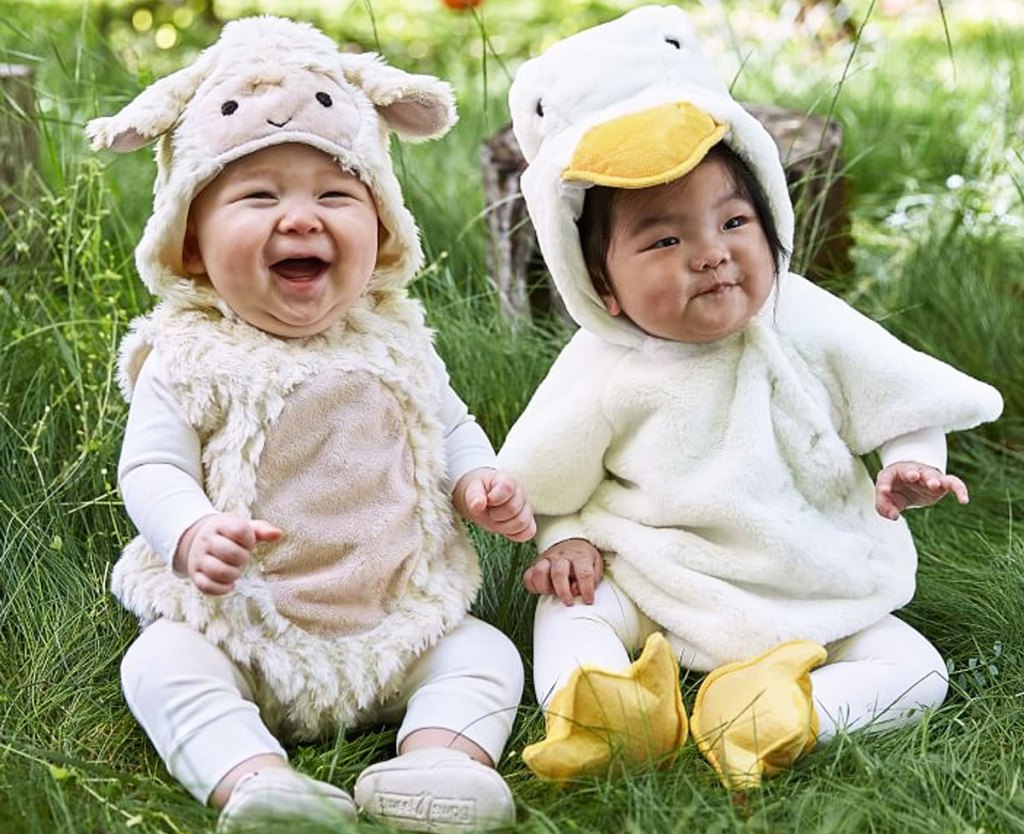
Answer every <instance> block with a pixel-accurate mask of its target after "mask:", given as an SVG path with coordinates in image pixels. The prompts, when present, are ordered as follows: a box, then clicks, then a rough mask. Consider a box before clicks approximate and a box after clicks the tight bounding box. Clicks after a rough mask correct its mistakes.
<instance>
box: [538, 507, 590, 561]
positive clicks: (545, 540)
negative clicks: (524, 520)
mask: <svg viewBox="0 0 1024 834" xmlns="http://www.w3.org/2000/svg"><path fill="white" fill-rule="evenodd" d="M585 538H587V537H586V536H585V535H584V534H583V524H582V522H581V521H580V517H579V515H578V514H575V513H574V514H573V515H560V516H538V517H537V535H536V537H535V538H534V543H535V544H536V545H537V552H538V553H543V552H544V551H545V550H547V549H548V548H549V547H551V546H552V545H555V544H558V543H559V542H564V541H565V540H566V539H585Z"/></svg>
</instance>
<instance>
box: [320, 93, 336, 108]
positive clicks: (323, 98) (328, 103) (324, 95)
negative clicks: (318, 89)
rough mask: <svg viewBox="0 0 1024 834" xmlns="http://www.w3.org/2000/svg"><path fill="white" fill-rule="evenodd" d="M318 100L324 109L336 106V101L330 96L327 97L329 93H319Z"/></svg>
mask: <svg viewBox="0 0 1024 834" xmlns="http://www.w3.org/2000/svg"><path fill="white" fill-rule="evenodd" d="M316 100H317V101H319V102H320V103H321V104H322V105H323V106H324V107H330V106H331V105H332V104H334V101H333V100H332V99H331V97H330V96H329V95H327V93H317V94H316Z"/></svg>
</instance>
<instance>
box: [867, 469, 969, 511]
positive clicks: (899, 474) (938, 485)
mask: <svg viewBox="0 0 1024 834" xmlns="http://www.w3.org/2000/svg"><path fill="white" fill-rule="evenodd" d="M947 492H952V493H953V494H954V495H955V496H956V500H957V501H959V502H960V503H961V504H966V503H967V501H968V500H969V499H968V496H967V487H966V485H965V484H964V482H963V481H961V480H960V479H959V478H958V477H956V475H944V474H943V473H942V472H940V471H939V470H938V469H935V468H934V467H932V466H925V465H924V464H922V463H913V462H910V461H900V462H899V463H892V464H889V465H888V466H887V467H885V469H883V470H882V471H881V472H879V473H878V478H877V479H876V480H875V509H876V510H878V514H879V515H880V516H882V517H883V518H889V519H892V520H893V521H895V520H896V519H897V518H899V517H900V513H902V512H903V511H904V510H905V509H907V507H928V506H930V505H932V504H934V503H935V502H936V501H938V500H939V499H940V498H942V496H943V495H945V494H946V493H947Z"/></svg>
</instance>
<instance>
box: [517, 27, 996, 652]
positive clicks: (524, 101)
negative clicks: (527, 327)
mask: <svg viewBox="0 0 1024 834" xmlns="http://www.w3.org/2000/svg"><path fill="white" fill-rule="evenodd" d="M676 100H682V101H688V102H691V103H695V104H698V105H699V106H700V107H701V108H705V109H707V110H708V111H710V112H712V113H713V114H714V115H716V116H719V117H720V118H722V119H723V120H725V121H727V122H728V123H729V124H730V131H729V132H728V133H727V134H726V137H725V140H724V141H726V142H727V143H728V144H729V145H731V146H732V147H733V148H734V149H735V150H737V151H738V152H739V153H740V155H741V156H743V157H744V158H745V159H746V160H747V162H748V164H750V166H751V168H752V170H753V171H754V172H755V174H756V175H757V176H758V178H759V179H760V180H761V182H762V184H763V186H764V188H765V190H766V192H767V194H768V195H769V198H770V201H771V209H772V211H773V212H774V214H775V216H776V220H777V222H778V225H779V227H780V230H781V233H782V236H783V241H784V243H786V244H787V245H788V244H789V242H790V241H791V235H792V209H791V206H790V204H789V199H788V196H787V194H786V191H785V180H784V177H783V175H782V167H781V164H780V163H779V159H778V154H777V153H776V152H775V149H774V145H773V144H772V145H771V146H769V143H770V142H771V140H770V138H767V134H766V133H765V132H764V131H763V129H762V128H761V127H760V126H759V125H758V124H757V123H756V122H754V121H753V119H752V118H751V117H749V116H747V115H744V113H743V112H742V111H741V108H739V106H738V105H737V104H736V103H735V102H733V101H732V100H731V99H729V97H728V95H727V93H726V91H725V88H724V85H723V84H722V83H721V82H720V81H718V80H716V79H715V78H714V75H713V71H712V70H711V68H710V67H709V66H708V65H707V62H706V59H704V58H703V56H701V54H700V52H699V50H698V48H697V46H696V45H695V44H694V43H693V40H692V34H691V31H690V29H689V26H688V24H687V22H686V18H685V16H684V15H683V14H682V12H680V11H679V10H678V9H675V8H671V7H664V8H661V7H646V8H643V9H638V10H636V11H634V12H630V13H629V14H627V15H624V16H623V17H622V18H620V19H618V20H616V21H613V22H611V23H608V24H605V25H603V26H599V27H596V28H594V29H592V30H589V31H585V32H582V33H580V34H579V35H575V36H573V37H570V38H568V39H567V40H565V41H563V42H561V43H558V44H556V45H555V46H553V47H552V48H551V49H549V50H548V51H547V52H546V53H544V54H543V55H541V56H540V57H538V58H535V59H533V60H532V61H530V62H528V63H526V64H524V65H523V67H522V68H521V70H520V72H519V73H518V74H517V76H516V78H515V81H514V84H513V87H512V91H511V93H510V104H511V107H512V112H513V124H514V128H515V132H516V136H517V137H518V138H519V141H520V142H521V144H522V146H523V149H524V152H525V153H526V155H527V158H528V159H529V160H530V165H529V168H528V169H527V170H526V172H525V174H524V176H523V192H524V195H525V197H526V202H527V206H528V208H529V211H530V215H531V217H532V219H533V222H534V225H535V226H536V229H537V235H538V238H539V240H540V243H541V248H542V250H543V253H544V256H545V258H546V259H547V262H548V266H549V267H550V269H551V272H552V274H553V276H554V279H555V282H556V284H557V286H558V289H559V292H560V293H561V294H562V296H563V298H564V300H565V302H566V306H567V308H568V310H569V312H570V313H571V314H572V315H573V317H574V318H575V319H576V321H577V322H578V323H579V324H580V327H581V329H580V331H579V332H578V333H577V334H576V335H575V336H574V337H573V338H572V340H571V341H570V342H569V344H568V345H567V346H566V347H565V349H564V350H563V351H562V353H561V355H560V356H559V357H558V359H557V360H556V362H555V364H554V365H553V366H552V368H551V370H550V372H549V374H548V376H547V378H546V379H545V380H544V382H543V383H542V384H541V386H540V387H539V389H538V390H537V392H536V394H535V395H534V397H533V399H532V400H531V402H530V403H529V405H528V406H527V408H526V410H525V411H524V413H523V414H522V416H521V417H520V418H519V420H518V421H517V422H516V424H515V425H514V426H513V428H512V430H511V431H510V433H509V435H508V437H507V439H506V442H505V445H504V447H503V448H502V450H501V453H500V454H499V463H500V465H501V466H502V467H504V468H506V469H508V470H509V471H511V472H512V473H514V474H516V475H518V476H519V477H520V478H521V479H522V483H523V486H524V489H525V490H526V494H527V497H528V498H529V500H530V502H531V504H532V505H533V509H534V511H535V513H537V514H538V527H539V530H540V532H539V533H538V538H537V546H538V548H539V549H541V550H543V549H545V548H547V547H549V546H550V545H552V544H554V543H556V542H558V541H562V540H565V539H568V538H573V537H580V538H584V539H587V540H589V541H591V542H592V543H593V544H594V545H596V546H597V547H598V548H599V549H600V550H601V551H602V552H603V554H604V557H605V560H606V564H607V567H608V570H609V573H610V574H611V575H613V576H614V578H615V579H616V581H617V582H618V584H619V585H620V587H621V588H622V589H623V590H624V591H625V592H626V593H628V594H629V595H630V596H631V597H632V598H633V599H634V600H635V601H636V602H637V604H638V605H639V606H640V608H641V609H643V611H644V612H645V613H646V614H647V615H648V616H650V617H651V619H653V620H654V621H655V622H657V623H659V624H660V625H661V626H663V627H664V628H665V629H666V631H667V632H668V633H669V636H670V640H671V641H672V642H673V645H674V646H675V648H676V650H677V651H678V653H679V655H680V659H681V662H682V663H683V664H684V665H685V666H687V667H689V668H692V669H696V670H702V671H707V670H710V669H714V668H716V667H718V666H720V665H722V664H724V663H727V662H731V661H734V660H740V659H744V658H749V657H751V656H753V655H755V654H757V653H759V652H761V651H763V650H765V649H768V648H770V647H772V646H774V645H776V644H777V643H780V642H782V641H785V640H789V639H796V638H799V639H806V640H813V641H815V642H818V643H822V644H824V643H828V642H830V641H832V640H835V639H838V638H841V637H845V636H848V635H851V634H853V633H855V632H857V631H859V630H861V629H863V628H865V627H867V626H869V625H871V624H873V623H875V622H877V621H879V620H880V619H881V618H882V617H883V616H885V615H886V614H888V613H889V612H891V611H893V610H895V609H897V608H899V607H901V606H902V605H904V604H906V603H907V601H909V600H910V598H911V597H912V596H913V593H914V579H915V569H916V564H917V554H916V552H915V549H914V544H913V542H912V540H911V537H910V533H909V530H908V528H907V526H906V523H905V522H904V521H903V520H900V521H898V522H892V521H889V520H887V519H883V518H881V517H880V516H879V515H878V514H877V512H876V511H875V508H874V487H873V483H872V479H871V478H870V477H869V475H868V473H867V470H866V469H865V467H864V465H863V463H862V462H861V461H860V459H859V456H860V455H863V454H865V453H867V452H870V451H872V450H874V449H877V448H878V447H879V446H880V445H882V444H883V443H885V442H886V441H889V440H892V439H894V438H896V437H899V436H901V435H904V434H907V433H910V432H914V431H918V430H920V429H924V428H934V427H938V428H941V429H942V430H943V431H953V430H957V429H965V428H970V427H972V426H975V425H977V424H979V423H981V422H984V421H987V420H993V419H995V418H996V417H998V415H999V414H1000V412H1001V409H1002V400H1001V397H1000V396H999V394H998V392H996V391H995V390H994V389H993V388H991V387H990V386H988V385H985V384H984V383H981V382H979V381H977V380H974V379H972V378H970V377H968V376H966V375H964V374H962V373H960V372H959V371H957V370H955V369H953V368H951V367H949V366H948V365H946V364H944V363H942V362H939V361H938V360H936V359H933V358H931V357H929V356H926V355H925V354H922V353H920V352H918V351H915V350H913V349H911V348H909V347H907V346H906V345H904V344H902V343H901V342H899V341H898V340H897V339H895V338H894V337H893V336H892V335H890V334H889V333H887V332H886V331H885V330H884V329H882V328H881V327H880V326H878V325H877V324H875V323H874V322H872V321H870V320H869V319H867V318H866V317H864V316H863V315H861V314H860V313H858V312H857V311H855V310H854V309H852V308H851V307H849V306H848V305H847V304H845V303H844V302H842V301H841V300H840V299H838V298H836V297H834V296H832V295H830V294H829V293H827V292H825V291H824V290H822V289H820V288H818V287H816V286H814V285H813V284H811V283H810V282H808V281H806V280H805V279H803V278H801V277H800V276H799V275H795V274H792V273H785V272H784V273H783V274H782V275H781V276H780V277H779V279H778V283H777V287H776V291H775V292H774V293H773V295H772V296H771V297H770V298H769V299H768V301H767V302H766V304H765V305H764V307H763V308H762V310H761V311H760V312H759V314H758V315H757V316H756V317H755V318H754V319H753V320H752V321H751V322H750V323H749V324H748V325H747V326H746V327H745V328H744V329H742V330H741V331H740V332H738V333H735V334H732V335H731V336H728V337H726V338H724V339H721V340H719V341H716V342H710V343H706V344H687V343H680V342H672V341H668V340H663V339H659V338H656V337H652V336H649V335H647V334H646V333H644V332H643V331H641V330H640V329H639V328H637V327H636V326H634V325H632V324H631V323H629V322H628V321H626V320H625V318H624V317H619V318H613V317H611V316H609V315H608V313H607V312H606V310H605V308H604V305H603V304H602V303H601V301H600V299H599V297H598V296H597V294H596V293H595V291H594V289H593V287H592V286H591V282H590V279H589V277H588V275H587V271H586V268H585V267H584V264H583V258H582V254H581V252H580V244H579V238H578V235H577V233H576V227H575V220H576V218H577V217H578V216H579V213H580V210H581V207H582V203H583V197H584V187H583V186H581V185H578V184H575V183H567V182H565V181H564V180H563V177H562V172H563V171H564V170H565V169H566V166H567V165H568V162H569V160H570V159H571V158H572V156H573V153H574V151H575V148H576V145H577V143H578V142H579V141H580V138H581V137H582V135H583V133H584V132H585V130H586V129H587V128H590V127H592V126H594V125H597V124H601V123H602V121H603V120H607V119H611V118H615V117H618V116H621V115H623V114H626V113H631V112H634V111H635V110H644V109H645V108H649V107H650V106H651V104H652V102H653V103H665V102H672V101H676Z"/></svg>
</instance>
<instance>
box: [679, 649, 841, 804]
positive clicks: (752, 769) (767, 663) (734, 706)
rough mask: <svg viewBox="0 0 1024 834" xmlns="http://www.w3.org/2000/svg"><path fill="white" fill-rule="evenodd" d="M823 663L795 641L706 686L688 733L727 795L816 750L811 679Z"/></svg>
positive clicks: (727, 670)
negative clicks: (813, 671)
mask: <svg viewBox="0 0 1024 834" xmlns="http://www.w3.org/2000/svg"><path fill="white" fill-rule="evenodd" d="M826 656H827V653H826V651H825V649H824V648H823V647H822V646H819V645H818V644H817V643H811V642H809V641H806V640H793V641H790V642H788V643H781V644H779V645H778V646H775V647H774V648H772V649H769V650H768V651H766V652H764V653H763V654H761V655H758V656H757V657H755V658H753V659H752V660H745V661H740V662H738V663H729V664H727V665H725V666H720V667H719V668H718V669H715V670H714V671H713V672H711V673H710V674H709V675H708V676H707V677H706V678H705V679H704V682H703V683H702V684H701V686H700V689H699V690H698V692H697V700H696V701H695V703H694V705H693V714H692V715H691V717H690V726H691V728H692V729H693V738H694V740H695V741H696V742H697V746H698V747H699V748H700V752H701V753H703V754H704V757H705V758H706V759H707V760H708V761H709V762H711V764H712V765H713V766H714V768H715V770H717V771H718V775H719V778H720V779H721V780H722V784H723V785H725V787H727V788H737V789H742V788H753V787H756V786H758V785H760V784H761V779H762V777H765V776H772V775H774V774H776V773H778V772H779V771H781V770H784V769H785V768H788V767H790V766H791V765H792V764H793V762H795V761H796V760H797V759H798V758H799V757H800V756H802V755H803V754H804V753H806V752H808V751H810V750H811V749H812V748H813V747H814V744H815V741H816V739H817V736H818V715H817V712H816V711H815V709H814V701H813V699H812V698H811V677H810V672H811V670H812V669H813V668H815V667H816V666H820V665H821V664H822V663H824V662H825V658H826Z"/></svg>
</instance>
